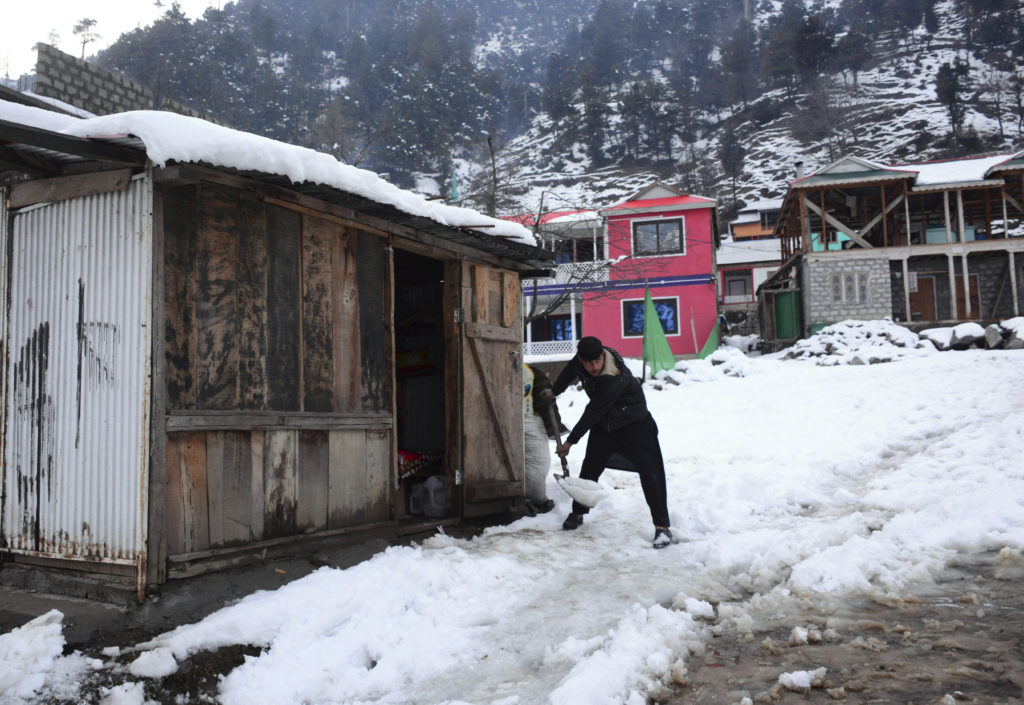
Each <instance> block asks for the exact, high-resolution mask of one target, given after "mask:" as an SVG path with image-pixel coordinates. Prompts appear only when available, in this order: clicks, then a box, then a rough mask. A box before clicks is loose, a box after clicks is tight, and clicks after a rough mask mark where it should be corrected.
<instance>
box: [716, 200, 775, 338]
mask: <svg viewBox="0 0 1024 705" xmlns="http://www.w3.org/2000/svg"><path fill="white" fill-rule="evenodd" d="M781 207H782V199H771V200H762V201H753V202H751V203H748V204H747V205H745V206H744V207H743V208H741V209H740V211H739V213H737V215H736V218H735V219H733V220H731V221H730V222H729V232H728V233H727V234H726V235H725V237H723V238H722V241H721V243H720V244H719V247H718V250H717V251H716V253H715V262H716V264H717V267H718V277H719V281H718V291H719V300H718V313H719V317H720V320H724V323H725V325H724V329H725V331H726V332H727V333H729V334H732V335H759V334H760V332H761V325H760V320H759V318H758V306H757V288H758V287H759V286H761V284H763V283H764V282H765V280H766V279H768V277H770V276H771V275H772V274H774V273H775V272H776V270H778V268H779V267H780V266H781V265H782V243H781V241H780V240H779V238H777V237H774V231H775V223H776V222H777V221H778V216H779V209H780V208H781Z"/></svg>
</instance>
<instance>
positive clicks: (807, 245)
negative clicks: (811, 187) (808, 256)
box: [800, 191, 814, 252]
mask: <svg viewBox="0 0 1024 705" xmlns="http://www.w3.org/2000/svg"><path fill="white" fill-rule="evenodd" d="M806 198H807V194H805V193H804V192H803V191H801V192H800V239H801V240H802V241H803V245H804V252H812V251H813V250H814V247H813V246H812V243H811V231H810V228H809V227H808V223H807V202H806V200H805V199H806Z"/></svg>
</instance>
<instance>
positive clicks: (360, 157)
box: [312, 96, 395, 166]
mask: <svg viewBox="0 0 1024 705" xmlns="http://www.w3.org/2000/svg"><path fill="white" fill-rule="evenodd" d="M344 101H345V99H344V97H341V96H339V97H335V98H334V99H333V100H331V102H330V103H329V104H328V105H327V107H326V108H325V109H324V110H323V112H321V113H320V115H318V116H317V118H316V122H315V123H314V124H313V127H312V133H313V137H314V139H315V140H316V143H317V144H318V146H319V148H320V149H322V150H323V151H326V152H329V153H330V154H333V155H334V156H335V157H337V158H338V159H340V160H341V161H343V162H345V163H346V164H351V165H352V166H359V164H361V163H362V162H364V161H366V160H367V159H369V158H370V155H371V153H372V151H373V149H374V146H375V145H378V144H379V143H381V142H383V141H384V140H385V138H386V137H388V136H389V135H390V134H391V133H392V132H393V131H394V128H395V121H394V120H393V119H391V117H390V116H389V115H386V114H381V115H378V116H377V118H378V119H377V122H376V123H375V124H373V125H364V124H361V123H360V122H359V121H358V120H357V119H356V118H355V117H353V116H352V115H351V114H350V111H348V110H347V109H346V106H345V102H344Z"/></svg>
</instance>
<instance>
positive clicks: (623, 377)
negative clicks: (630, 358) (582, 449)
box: [551, 348, 650, 443]
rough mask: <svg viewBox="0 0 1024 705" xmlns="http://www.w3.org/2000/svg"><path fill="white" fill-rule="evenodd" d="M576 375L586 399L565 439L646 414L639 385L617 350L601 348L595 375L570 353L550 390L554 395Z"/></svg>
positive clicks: (609, 428)
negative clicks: (599, 366) (600, 367)
mask: <svg viewBox="0 0 1024 705" xmlns="http://www.w3.org/2000/svg"><path fill="white" fill-rule="evenodd" d="M576 379H578V380H580V381H581V382H582V383H583V391H585V392H586V393H587V396H588V397H589V398H590V402H589V403H588V404H587V408H586V409H584V410H583V416H581V417H580V420H579V422H578V423H577V424H576V426H574V427H573V429H572V431H571V432H570V433H569V436H568V438H566V440H567V441H568V442H570V443H576V442H578V441H579V440H580V438H582V437H583V434H585V433H586V432H587V431H589V430H590V429H591V428H597V429H600V430H602V431H618V430H619V429H620V428H624V427H626V426H628V425H629V424H632V423H636V422H637V421H643V420H644V419H646V418H647V417H648V416H650V414H649V412H648V411H647V400H646V398H645V397H644V389H643V387H642V386H640V382H639V381H638V380H637V378H636V377H634V376H633V373H632V372H630V371H629V370H628V369H627V368H626V363H625V361H623V359H622V356H621V355H620V354H619V353H618V352H617V351H615V350H612V349H611V348H605V349H604V369H603V370H602V371H601V374H599V375H598V376H596V377H592V376H591V375H590V374H589V373H588V372H587V371H586V369H585V368H584V367H583V364H582V363H581V362H580V361H579V358H578V357H573V359H572V360H570V361H569V362H568V363H567V364H566V365H565V367H564V368H563V369H562V372H561V373H560V374H559V375H558V379H556V380H555V383H554V385H553V386H552V388H551V390H552V391H553V392H554V393H555V394H556V395H557V394H561V393H562V392H564V391H565V390H566V389H567V388H568V386H569V385H570V384H572V382H573V380H576Z"/></svg>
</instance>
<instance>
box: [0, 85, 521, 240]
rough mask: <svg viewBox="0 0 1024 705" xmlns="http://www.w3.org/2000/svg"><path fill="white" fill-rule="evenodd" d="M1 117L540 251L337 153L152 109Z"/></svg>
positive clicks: (501, 225)
mask: <svg viewBox="0 0 1024 705" xmlns="http://www.w3.org/2000/svg"><path fill="white" fill-rule="evenodd" d="M0 119H3V120H8V121H10V122H19V123H22V124H25V125H31V126H33V127H38V128H42V129H46V130H51V131H54V132H63V133H64V134H68V135H74V136H78V137H91V138H104V137H106V138H113V137H123V136H125V135H134V136H135V137H137V138H139V139H140V140H141V141H142V143H143V145H144V146H145V148H146V156H148V157H149V159H150V160H151V161H152V162H153V163H154V164H156V165H157V166H164V165H166V164H167V163H168V162H172V161H173V162H202V163H205V164H210V165H213V166H217V167H227V168H231V169H238V170H241V171H255V172H260V173H264V174H274V175H278V176H284V177H287V178H288V179H291V181H292V183H295V184H300V183H303V182H310V183H315V184H320V185H323V186H330V187H333V188H337V189H339V190H342V191H346V192H348V193H352V194H356V195H358V196H362V197H364V198H368V199H370V200H373V201H376V202H377V203H383V204H386V205H390V206H393V207H395V208H397V209H398V210H400V211H402V212H403V213H408V214H409V215H415V216H420V217H424V218H429V219H430V220H433V221H435V222H438V223H441V224H442V225H447V226H450V227H456V228H467V229H470V230H472V229H474V228H482V226H488V227H486V228H485V229H484V228H482V229H481V231H480V232H482V233H484V234H486V235H493V236H497V237H504V238H509V239H511V240H516V241H519V242H522V243H525V244H528V245H536V240H535V239H534V237H533V233H531V232H530V231H529V229H527V228H525V227H523V226H522V225H520V224H518V223H513V222H510V221H507V220H498V219H496V218H490V217H488V216H485V215H482V214H480V213H478V212H476V211H475V210H472V209H469V208H459V207H456V206H449V205H446V204H443V203H437V202H433V201H428V200H427V199H425V198H424V197H422V196H420V195H418V194H415V193H412V192H411V191H406V190H404V189H400V188H398V187H397V186H395V185H393V184H391V183H389V182H387V181H385V180H384V179H382V178H380V177H379V176H378V175H377V174H375V173H373V172H372V171H367V170H365V169H359V168H357V167H354V166H351V165H348V164H342V163H341V162H339V161H338V160H337V159H335V158H334V157H332V156H331V155H329V154H324V153H322V152H317V151H314V150H312V149H307V148H305V147H296V146H295V145H290V144H285V143H283V142H278V141H276V140H272V139H270V138H267V137H261V136H259V135H254V134H250V133H246V132H240V131H238V130H232V129H231V128H228V127H222V126H220V125H215V124H213V123H211V122H207V121H205V120H200V119H198V118H194V117H188V116H185V115H178V114H176V113H168V112H159V111H152V110H137V111H131V112H126V113H117V114H114V115H103V116H100V117H93V118H88V119H84V120H78V119H75V118H71V117H67V116H61V115H58V114H57V113H49V112H47V111H45V110H40V109H35V108H28V107H26V106H20V105H17V104H15V103H9V102H6V101H4V102H3V104H2V105H0Z"/></svg>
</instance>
